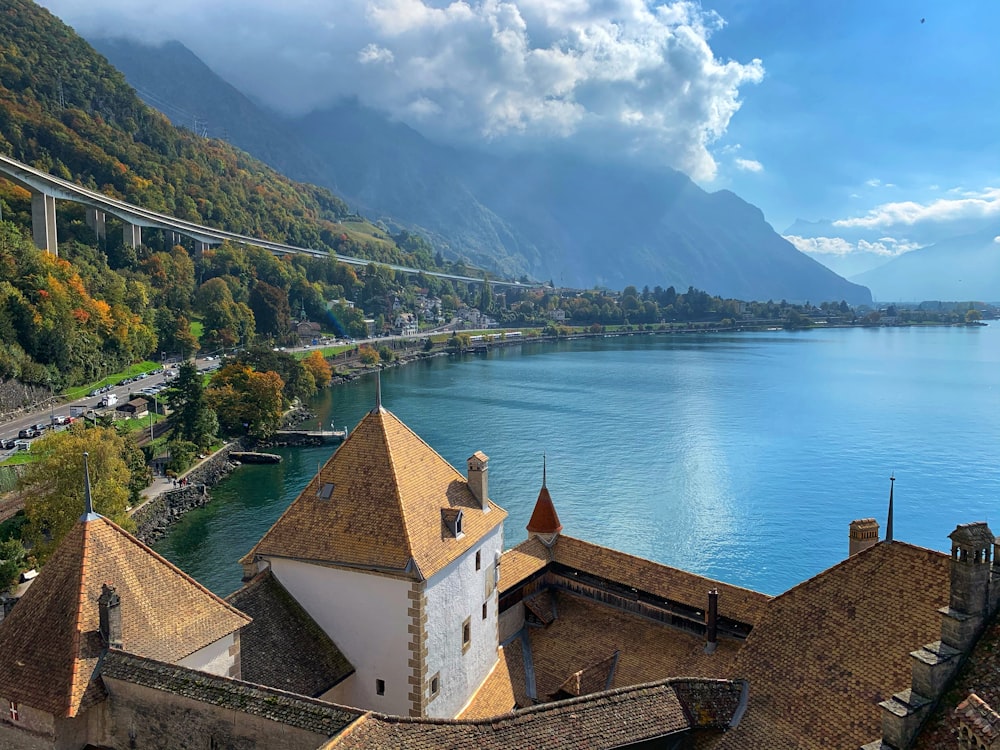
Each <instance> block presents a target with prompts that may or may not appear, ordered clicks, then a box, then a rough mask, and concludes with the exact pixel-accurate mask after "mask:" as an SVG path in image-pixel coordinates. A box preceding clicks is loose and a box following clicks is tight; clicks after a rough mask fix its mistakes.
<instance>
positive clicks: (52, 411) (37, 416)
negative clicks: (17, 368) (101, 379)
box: [0, 356, 219, 456]
mask: <svg viewBox="0 0 1000 750" xmlns="http://www.w3.org/2000/svg"><path fill="white" fill-rule="evenodd" d="M195 363H196V364H197V366H198V369H199V370H203V369H206V368H211V367H213V366H214V365H218V363H219V360H218V357H214V356H208V357H200V358H198V359H196V360H195ZM171 369H173V368H167V369H165V370H163V371H160V372H157V373H155V374H152V375H148V376H147V377H145V378H143V379H141V380H136V381H134V382H132V383H129V384H128V385H116V386H113V387H112V388H111V389H110V390H108V391H106V392H105V393H101V394H98V395H93V396H85V397H84V398H80V399H77V400H76V401H68V402H63V403H59V404H58V405H57V404H55V403H54V401H55V400H53V402H50V406H49V407H48V408H43V409H39V410H37V411H34V412H30V413H28V414H24V415H22V416H19V417H16V418H15V419H12V420H10V421H9V422H4V423H3V424H0V439H2V440H16V439H18V433H19V432H20V431H21V430H24V429H28V428H30V427H32V426H34V425H45V426H46V429H49V428H50V427H51V425H52V418H53V417H68V416H69V414H70V407H71V406H81V407H85V408H88V409H93V410H94V411H95V412H96V413H98V414H103V413H106V412H112V411H114V408H113V407H112V408H103V407H101V406H100V405H99V404H100V402H101V399H102V398H104V397H105V396H107V395H110V394H114V395H115V396H117V397H118V404H117V405H118V406H121V405H122V404H125V403H128V400H129V395H130V394H133V393H134V394H136V395H142V396H144V397H145V398H147V400H148V399H151V398H154V396H151V395H147V394H145V393H140V391H142V389H143V388H157V387H160V386H162V385H163V384H165V383H166V382H167V381H168V380H169V378H168V377H167V374H166V373H167V372H168V371H169V370H171ZM12 452H13V451H12V450H5V451H3V452H0V456H3V455H9V454H10V453H12Z"/></svg>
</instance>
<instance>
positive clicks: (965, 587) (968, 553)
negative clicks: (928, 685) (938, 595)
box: [941, 521, 995, 651]
mask: <svg viewBox="0 0 1000 750" xmlns="http://www.w3.org/2000/svg"><path fill="white" fill-rule="evenodd" d="M948 538H949V539H951V587H950V589H949V592H948V609H947V610H946V611H944V612H943V613H942V615H943V623H942V626H941V640H942V641H943V642H944V643H946V644H948V645H949V646H951V647H952V648H957V649H959V650H960V651H966V650H968V648H969V647H970V646H971V645H972V643H973V642H974V641H975V639H976V636H978V635H979V631H980V629H981V628H982V626H983V625H984V624H985V622H986V620H987V618H988V617H989V615H990V614H992V613H991V612H990V568H991V565H990V556H991V553H992V551H993V544H994V541H995V539H994V537H993V532H992V531H990V527H989V526H987V525H986V523H984V522H983V521H980V522H978V523H963V524H959V525H958V526H956V527H955V530H954V531H953V532H951V534H949V535H948Z"/></svg>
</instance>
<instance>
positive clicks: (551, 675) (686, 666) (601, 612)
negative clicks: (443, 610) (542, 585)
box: [508, 591, 742, 697]
mask: <svg viewBox="0 0 1000 750" xmlns="http://www.w3.org/2000/svg"><path fill="white" fill-rule="evenodd" d="M555 601H556V612H557V613H558V617H557V618H556V619H555V620H554V621H553V622H552V624H551V625H549V626H548V627H546V628H527V629H526V632H527V635H528V639H529V643H530V646H531V655H532V661H533V663H534V675H535V686H536V691H537V695H538V696H539V697H543V696H547V695H551V694H553V693H555V692H556V691H557V690H558V689H559V688H560V686H561V685H562V684H563V683H564V682H565V680H566V678H567V676H569V675H571V674H573V673H574V672H577V671H578V670H582V669H585V668H586V667H588V666H590V665H593V664H594V663H595V662H597V661H598V660H601V659H606V658H607V657H609V656H610V655H611V654H613V653H614V652H615V651H618V652H619V656H618V660H617V662H616V665H615V672H614V679H613V681H612V683H611V687H613V688H619V687H625V686H627V685H640V684H643V683H646V682H652V681H655V680H663V679H667V678H671V677H673V678H676V677H688V676H698V677H710V678H724V677H730V676H732V675H733V674H734V671H733V662H734V660H735V659H736V655H737V653H738V652H739V649H740V646H741V645H742V643H741V642H740V641H738V640H736V639H733V638H721V639H719V642H718V645H717V648H716V651H715V653H714V654H706V653H705V638H704V636H700V635H696V634H694V633H692V632H690V631H687V630H684V629H681V628H675V627H670V626H669V625H663V624H661V623H658V622H654V621H652V620H649V619H647V618H645V617H641V616H639V615H635V614H631V613H629V612H623V611H622V610H620V609H617V608H616V607H612V606H608V605H606V604H602V603H600V602H596V601H594V600H592V599H587V598H584V597H582V596H578V595H575V594H570V593H567V592H564V591H558V592H555ZM515 642H516V641H515ZM511 645H513V643H512V644H511ZM508 648H509V647H508ZM736 674H738V673H736ZM511 675H512V677H513V676H514V669H513V667H512V668H511ZM520 679H521V680H522V681H524V676H523V668H522V674H521V675H520Z"/></svg>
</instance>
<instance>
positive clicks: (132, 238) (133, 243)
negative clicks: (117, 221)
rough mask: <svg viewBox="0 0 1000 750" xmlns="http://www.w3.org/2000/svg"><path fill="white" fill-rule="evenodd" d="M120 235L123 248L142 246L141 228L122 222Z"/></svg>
mask: <svg viewBox="0 0 1000 750" xmlns="http://www.w3.org/2000/svg"><path fill="white" fill-rule="evenodd" d="M122 233H123V236H124V240H125V247H139V245H141V244H142V227H140V226H139V225H138V224H130V223H129V222H127V221H125V222H122Z"/></svg>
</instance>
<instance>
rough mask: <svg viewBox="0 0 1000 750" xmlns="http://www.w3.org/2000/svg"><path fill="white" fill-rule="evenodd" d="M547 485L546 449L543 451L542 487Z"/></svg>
mask: <svg viewBox="0 0 1000 750" xmlns="http://www.w3.org/2000/svg"><path fill="white" fill-rule="evenodd" d="M544 486H545V451H542V487H544Z"/></svg>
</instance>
